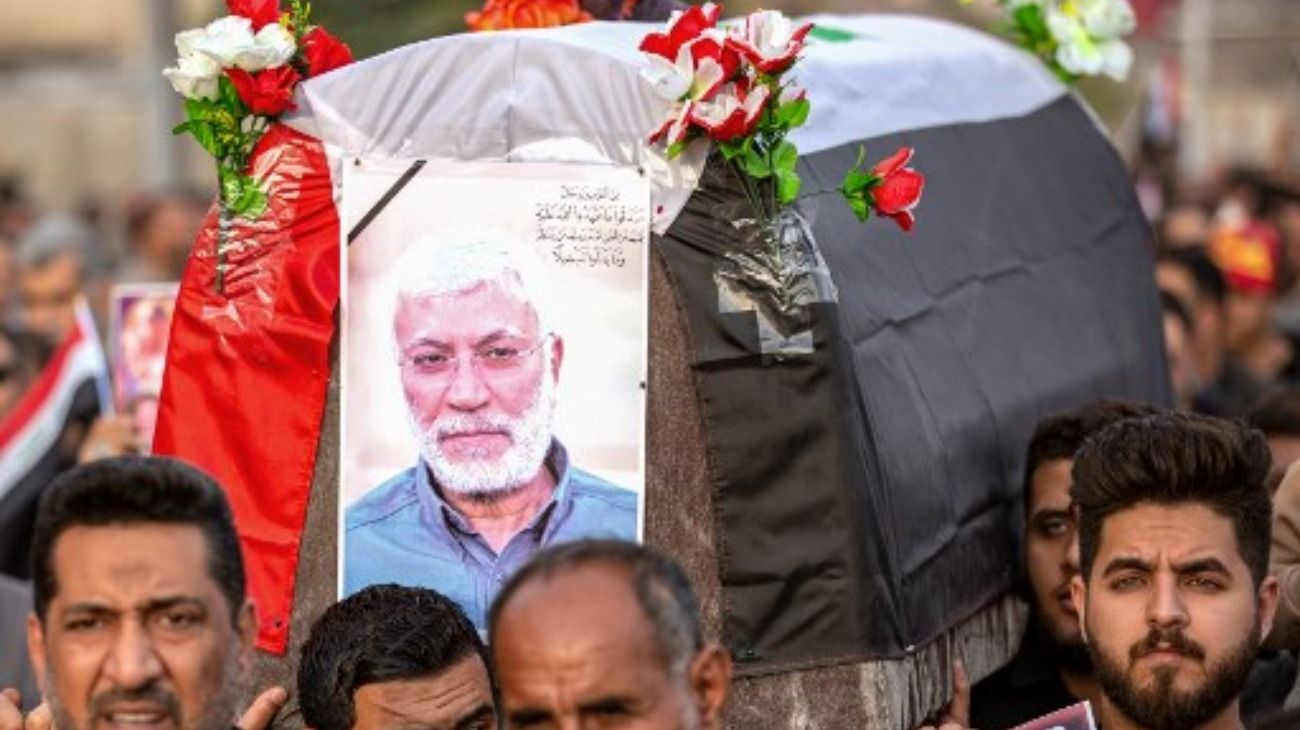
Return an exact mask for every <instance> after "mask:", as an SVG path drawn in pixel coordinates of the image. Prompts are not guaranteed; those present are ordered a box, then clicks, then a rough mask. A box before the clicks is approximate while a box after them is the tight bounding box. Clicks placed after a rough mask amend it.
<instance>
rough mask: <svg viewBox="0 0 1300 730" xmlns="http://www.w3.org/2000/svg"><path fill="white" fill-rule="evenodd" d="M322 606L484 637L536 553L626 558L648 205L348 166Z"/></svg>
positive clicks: (603, 171) (402, 167)
mask: <svg viewBox="0 0 1300 730" xmlns="http://www.w3.org/2000/svg"><path fill="white" fill-rule="evenodd" d="M344 167H345V172H344V177H343V193H342V204H341V206H340V209H341V211H342V216H343V221H342V229H343V232H344V237H345V239H346V240H345V244H346V245H345V246H344V253H343V256H344V270H345V276H344V282H345V283H344V291H343V326H342V331H343V338H342V354H341V358H340V360H341V363H342V381H343V382H342V387H343V390H342V444H341V450H340V454H341V462H342V463H341V475H340V480H339V483H340V490H341V494H340V500H339V504H340V510H339V511H340V519H339V523H340V524H339V533H340V545H341V549H340V551H339V554H340V562H341V565H340V571H339V576H340V578H339V592H340V595H341V596H346V595H351V594H352V593H355V592H356V591H358V590H360V589H362V588H364V587H365V586H368V585H372V584H376V583H399V584H404V585H417V586H422V587H427V588H432V589H434V590H437V591H439V592H441V593H443V594H445V595H447V596H449V597H450V598H451V599H452V600H455V601H456V602H457V603H459V604H460V605H461V607H462V608H464V609H465V612H466V613H467V614H468V615H469V617H470V618H471V620H473V621H474V623H475V625H476V626H477V627H478V628H479V629H480V630H484V629H486V619H487V612H488V609H489V607H490V606H491V604H492V600H493V599H494V597H495V596H496V594H497V592H498V591H499V590H500V589H501V587H502V586H503V584H504V582H505V581H506V580H507V579H508V578H509V577H510V575H511V574H512V573H513V572H514V571H515V570H517V569H518V568H519V567H520V566H522V565H523V564H524V563H525V562H526V561H527V560H528V558H529V557H531V556H532V555H533V554H534V553H536V552H537V551H538V550H541V549H542V548H545V547H546V546H548V545H551V544H555V543H559V542H565V541H570V540H577V539H583V538H612V539H620V540H638V539H640V536H641V523H642V512H643V509H642V507H643V495H644V474H645V468H644V466H645V464H644V462H645V448H644V445H645V434H644V424H645V369H646V355H647V349H646V348H647V250H648V249H647V247H648V244H649V221H648V216H649V197H650V194H649V187H648V184H647V182H646V181H645V180H644V179H643V178H642V177H641V176H640V175H639V174H638V173H637V171H636V170H631V169H626V168H618V167H612V166H590V165H567V164H566V165H560V164H548V163H503V162H437V161H430V162H429V163H428V164H425V163H423V162H412V161H409V160H407V161H390V160H368V159H355V160H349V161H348V162H347V164H345V166H344Z"/></svg>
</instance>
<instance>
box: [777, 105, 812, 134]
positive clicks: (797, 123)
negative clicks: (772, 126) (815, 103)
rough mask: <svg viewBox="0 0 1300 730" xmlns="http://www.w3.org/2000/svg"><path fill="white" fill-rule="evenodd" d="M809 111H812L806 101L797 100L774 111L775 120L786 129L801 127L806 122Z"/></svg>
mask: <svg viewBox="0 0 1300 730" xmlns="http://www.w3.org/2000/svg"><path fill="white" fill-rule="evenodd" d="M810 111H812V104H810V103H809V102H808V100H807V99H798V100H796V101H792V102H789V103H788V104H782V105H781V106H780V107H779V108H778V109H777V110H776V120H777V122H778V123H780V124H781V125H783V126H784V127H785V128H787V129H794V128H795V127H802V126H803V123H804V122H806V121H808V113H809V112H810Z"/></svg>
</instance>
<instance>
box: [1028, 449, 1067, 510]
mask: <svg viewBox="0 0 1300 730" xmlns="http://www.w3.org/2000/svg"><path fill="white" fill-rule="evenodd" d="M1073 466H1074V461H1073V460H1071V459H1065V458H1058V459H1048V460H1047V461H1044V462H1042V463H1041V464H1039V465H1038V466H1036V467H1034V472H1033V474H1031V475H1030V478H1029V508H1030V512H1031V514H1032V513H1034V512H1039V511H1041V510H1060V511H1064V510H1068V509H1069V508H1070V469H1071V467H1073Z"/></svg>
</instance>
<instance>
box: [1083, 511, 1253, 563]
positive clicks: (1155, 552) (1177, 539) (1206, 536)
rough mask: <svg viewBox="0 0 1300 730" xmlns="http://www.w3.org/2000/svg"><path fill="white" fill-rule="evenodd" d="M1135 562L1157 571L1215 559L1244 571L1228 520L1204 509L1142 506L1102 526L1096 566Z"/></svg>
mask: <svg viewBox="0 0 1300 730" xmlns="http://www.w3.org/2000/svg"><path fill="white" fill-rule="evenodd" d="M1129 559H1132V560H1138V561H1142V562H1146V563H1150V564H1152V565H1153V566H1156V567H1167V566H1172V567H1177V566H1178V565H1181V564H1184V563H1188V562H1194V561H1200V560H1205V559H1214V560H1218V561H1219V562H1221V563H1222V564H1223V565H1225V566H1228V567H1230V568H1233V567H1239V568H1242V569H1244V568H1245V561H1244V560H1243V559H1242V557H1241V554H1240V550H1239V546H1238V544H1237V535H1236V532H1235V530H1234V528H1233V524H1232V520H1231V519H1229V518H1228V517H1226V516H1224V515H1220V514H1218V513H1217V512H1215V511H1214V510H1212V509H1211V508H1210V507H1209V506H1207V505H1202V504H1195V503H1193V504H1179V505H1160V504H1153V503H1140V504H1138V505H1136V506H1134V507H1130V508H1128V509H1123V510H1119V511H1117V512H1115V513H1113V514H1111V515H1109V516H1107V517H1106V519H1105V520H1104V521H1103V523H1102V526H1101V533H1100V535H1099V540H1098V545H1097V563H1098V565H1100V566H1102V567H1104V566H1105V565H1106V564H1108V563H1111V562H1114V561H1117V560H1129Z"/></svg>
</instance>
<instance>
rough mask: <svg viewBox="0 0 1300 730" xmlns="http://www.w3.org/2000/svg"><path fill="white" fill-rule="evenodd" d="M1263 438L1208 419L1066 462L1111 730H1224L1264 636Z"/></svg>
mask: <svg viewBox="0 0 1300 730" xmlns="http://www.w3.org/2000/svg"><path fill="white" fill-rule="evenodd" d="M1268 471H1269V451H1268V445H1267V444H1266V443H1265V441H1264V437H1263V436H1262V435H1261V434H1260V433H1259V432H1258V431H1254V430H1251V429H1248V428H1246V427H1244V426H1241V425H1239V424H1236V423H1231V422H1227V421H1223V420H1219V419H1215V418H1210V417H1206V416H1198V415H1193V414H1183V413H1161V414H1158V415H1152V416H1147V417H1144V418H1138V419H1128V420H1125V421H1121V422H1119V423H1116V424H1114V425H1112V426H1110V427H1109V428H1107V429H1105V430H1104V431H1102V432H1101V433H1099V434H1097V435H1096V436H1095V437H1093V438H1092V439H1090V440H1089V441H1088V442H1087V443H1085V444H1084V446H1083V448H1082V449H1080V451H1079V453H1078V454H1077V455H1076V457H1075V464H1074V472H1073V478H1074V479H1073V486H1072V487H1071V495H1072V496H1073V497H1074V501H1075V503H1076V504H1077V505H1078V509H1079V551H1080V559H1081V569H1082V573H1081V575H1079V576H1076V577H1075V578H1074V579H1073V581H1072V583H1071V589H1072V590H1071V592H1072V596H1073V599H1074V605H1075V606H1076V607H1078V609H1079V613H1080V616H1081V623H1082V627H1083V636H1084V641H1085V642H1087V645H1088V652H1089V654H1090V655H1091V657H1092V663H1093V667H1094V671H1095V673H1096V676H1097V680H1098V682H1099V683H1100V684H1101V689H1102V701H1101V703H1100V707H1099V708H1098V709H1099V713H1098V714H1099V719H1100V724H1101V725H1102V726H1103V727H1105V728H1106V730H1130V729H1137V728H1141V729H1145V730H1220V729H1222V730H1228V729H1229V728H1232V729H1233V730H1236V728H1240V727H1241V726H1242V719H1241V709H1240V695H1241V691H1242V688H1243V686H1244V685H1245V682H1246V676H1247V674H1248V673H1249V671H1250V667H1251V663H1252V660H1253V658H1254V656H1255V652H1256V650H1257V649H1258V648H1259V645H1260V641H1261V637H1262V636H1264V635H1266V634H1267V633H1268V631H1269V629H1270V627H1271V626H1272V623H1273V615H1274V611H1275V609H1276V608H1277V602H1278V584H1277V581H1276V579H1274V578H1273V577H1271V576H1269V575H1268V551H1269V533H1270V517H1271V505H1270V500H1269V495H1268V491H1267V489H1266V488H1265V486H1264V482H1265V479H1266V477H1267V476H1268Z"/></svg>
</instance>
